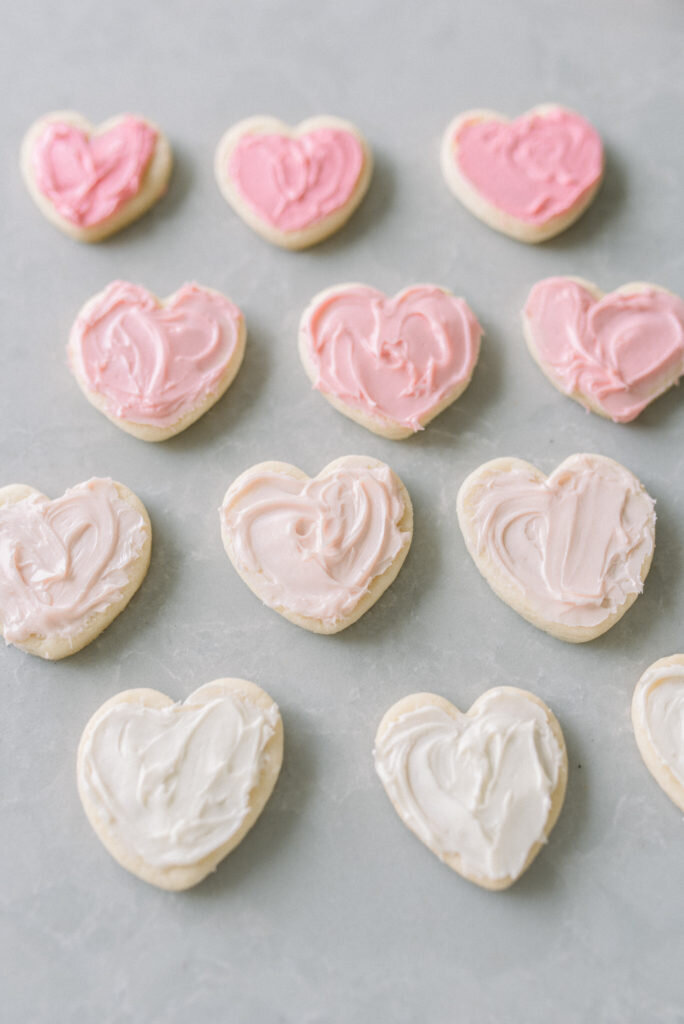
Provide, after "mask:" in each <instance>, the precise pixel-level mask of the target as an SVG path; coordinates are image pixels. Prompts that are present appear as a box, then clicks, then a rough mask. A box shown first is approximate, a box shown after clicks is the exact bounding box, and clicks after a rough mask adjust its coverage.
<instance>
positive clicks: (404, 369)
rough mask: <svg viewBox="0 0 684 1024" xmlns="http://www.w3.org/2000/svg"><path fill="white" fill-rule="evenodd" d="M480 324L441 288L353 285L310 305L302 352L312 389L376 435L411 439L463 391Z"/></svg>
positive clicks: (477, 347) (301, 334)
mask: <svg viewBox="0 0 684 1024" xmlns="http://www.w3.org/2000/svg"><path fill="white" fill-rule="evenodd" d="M481 336H482V328H481V327H480V325H479V323H478V322H477V319H476V317H475V315H474V313H473V312H472V310H471V309H470V307H469V306H468V304H467V302H466V301H465V300H464V299H460V298H456V297H455V296H454V295H452V294H451V293H450V292H448V291H446V290H445V289H444V288H439V287H437V286H436V285H412V286H411V287H409V288H405V289H404V290H403V291H402V292H399V294H398V295H395V296H394V297H393V298H388V297H387V296H385V295H384V294H383V293H382V292H380V291H377V290H376V289H375V288H369V287H367V286H366V285H360V284H348V285H340V286H338V287H335V288H329V289H327V290H326V291H324V292H321V293H320V294H319V295H317V296H316V297H315V298H314V299H312V301H311V303H310V304H309V306H308V307H307V309H306V311H305V312H304V315H303V316H302V320H301V325H300V331H299V351H300V355H301V358H302V362H303V364H304V368H305V370H306V372H307V374H308V376H309V378H310V379H311V381H312V383H313V385H314V387H315V388H317V389H318V390H319V391H321V392H322V394H323V395H324V396H325V397H326V398H327V399H328V401H329V402H330V403H331V404H332V405H334V406H335V408H336V409H338V410H339V411H340V412H342V413H343V414H344V415H345V416H349V417H350V418H351V419H353V420H356V422H358V423H361V424H362V426H364V427H367V428H368V429H369V430H372V431H373V432H374V433H376V434H380V435H382V436H383V437H388V438H392V439H399V438H404V437H409V436H410V435H411V434H413V433H415V432H416V431H418V430H421V429H422V428H423V427H424V426H425V424H426V423H428V422H429V421H430V420H432V419H433V418H434V417H435V416H437V415H438V414H439V413H440V412H441V411H442V410H443V409H445V408H446V407H447V406H448V405H450V404H451V403H452V402H454V401H455V400H456V399H457V398H458V397H459V395H461V394H462V392H463V391H464V390H465V389H466V387H467V386H468V384H469V383H470V379H471V377H472V374H473V370H474V368H475V364H476V363H477V359H478V355H479V351H480V338H481Z"/></svg>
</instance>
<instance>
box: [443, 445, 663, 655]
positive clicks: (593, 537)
mask: <svg viewBox="0 0 684 1024" xmlns="http://www.w3.org/2000/svg"><path fill="white" fill-rule="evenodd" d="M654 504H655V503H654V501H653V499H652V498H651V497H650V496H649V495H648V494H647V493H646V491H645V489H644V487H643V486H642V484H641V483H640V482H639V481H638V480H637V478H636V477H635V476H634V475H633V474H632V473H630V472H629V470H627V469H625V467H624V466H621V465H620V463H618V462H614V461H613V460H612V459H608V458H606V457H605V456H603V455H588V454H582V455H571V456H570V458H568V459H565V461H564V462H562V463H561V464H560V465H559V466H558V467H557V469H555V470H554V472H553V473H552V474H551V475H550V476H549V477H546V476H544V474H543V473H541V472H540V471H539V470H538V469H537V468H536V467H535V466H533V465H531V464H530V463H529V462H524V461H523V460H522V459H511V458H503V459H494V460H492V461H491V462H486V463H485V464H484V465H482V466H480V467H479V469H476V470H475V472H473V473H471V474H470V476H469V477H467V478H466V480H465V481H464V482H463V484H462V485H461V488H460V490H459V494H458V521H459V525H460V527H461V532H462V533H463V538H464V540H465V543H466V547H467V548H468V551H469V553H470V555H471V556H472V558H473V561H474V562H475V564H476V566H477V568H478V569H479V570H480V572H481V573H482V575H483V576H484V578H485V579H486V580H487V582H488V583H489V585H490V587H491V588H492V590H493V591H494V592H495V594H497V595H498V596H499V597H500V598H501V599H502V600H503V601H505V602H506V604H508V605H510V606H511V608H513V609H514V610H515V611H517V612H518V613H519V614H520V615H522V616H523V618H525V619H527V621H528V622H531V623H532V624H533V625H534V626H537V627H538V628H539V629H543V630H545V631H546V632H547V633H550V634H551V635H552V636H555V637H557V638H558V639H560V640H566V641H568V642H570V643H584V642H585V641H588V640H593V639H595V638H596V637H597V636H600V635H601V634H602V633H605V632H606V630H608V629H610V627H611V626H613V625H615V623H616V622H617V621H618V620H619V619H621V618H622V616H623V615H624V614H625V612H626V611H627V609H628V608H630V607H631V605H632V604H633V603H634V601H635V600H636V598H637V597H638V595H639V594H640V593H641V591H642V590H643V583H644V580H645V579H646V576H647V574H648V570H649V569H650V566H651V560H652V558H653V551H654V548H655V511H654Z"/></svg>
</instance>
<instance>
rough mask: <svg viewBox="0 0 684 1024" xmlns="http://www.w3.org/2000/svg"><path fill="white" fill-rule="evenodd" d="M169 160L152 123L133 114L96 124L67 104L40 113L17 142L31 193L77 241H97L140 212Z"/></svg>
mask: <svg viewBox="0 0 684 1024" xmlns="http://www.w3.org/2000/svg"><path fill="white" fill-rule="evenodd" d="M171 164H172V157H171V147H170V146H169V143H168V142H167V140H166V138H165V137H164V135H162V133H161V131H160V130H159V128H157V126H156V125H154V124H152V123H151V122H150V121H147V120H145V119H144V118H142V117H137V116H134V115H132V114H122V115H118V116H117V117H113V118H110V120H108V121H105V122H104V123H103V124H101V125H98V126H97V127H95V126H94V125H92V124H91V123H90V121H88V120H87V119H86V118H84V117H82V116H81V114H78V113H76V112H75V111H73V110H61V111H56V112H55V113H53V114H46V115H45V116H44V117H41V118H39V119H38V121H36V122H34V124H32V125H31V127H30V128H29V130H28V132H27V133H26V135H25V136H24V141H23V143H22V148H21V168H22V173H23V175H24V179H25V181H26V185H27V187H28V190H29V192H30V193H31V196H32V198H33V200H34V201H35V203H36V204H37V205H38V207H39V208H40V210H41V211H42V212H43V213H44V214H45V216H46V217H47V219H48V220H49V221H51V222H52V223H53V224H55V225H56V226H57V227H58V228H60V229H61V230H62V231H64V232H66V234H68V235H70V236H71V237H72V238H75V239H77V240H78V241H80V242H99V241H101V240H102V239H103V238H107V237H108V236H109V235H112V234H114V232H116V231H119V230H120V229H121V228H123V227H125V226H126V225H127V224H130V223H131V221H133V220H136V219H137V218H138V217H140V216H141V215H142V214H143V213H145V211H146V210H147V209H149V207H150V206H152V204H153V203H155V202H156V201H157V199H159V197H160V196H161V195H163V193H164V192H165V191H166V186H167V183H168V180H169V175H170V174H171Z"/></svg>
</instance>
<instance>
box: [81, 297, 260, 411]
mask: <svg viewBox="0 0 684 1024" xmlns="http://www.w3.org/2000/svg"><path fill="white" fill-rule="evenodd" d="M241 320H242V314H241V313H240V310H239V309H238V308H237V307H236V306H234V305H233V303H232V302H229V300H228V299H226V298H224V296H223V295H220V294H219V293H218V292H214V291H210V290H209V289H206V288H200V287H199V285H196V284H186V285H183V287H182V288H180V289H179V290H178V291H177V292H176V293H175V294H174V295H172V296H171V297H170V298H169V299H168V300H167V301H166V302H165V303H164V304H161V303H160V302H159V301H158V299H157V298H156V297H155V296H154V295H152V294H150V292H148V291H147V289H145V288H141V287H139V286H138V285H134V284H130V283H128V282H126V281H114V282H112V284H110V285H108V287H107V288H106V289H105V290H104V292H102V293H101V294H100V295H98V296H96V298H95V299H94V300H92V301H91V302H89V303H88V304H87V305H86V307H85V308H84V310H83V311H82V312H81V314H80V315H79V317H78V319H77V320H76V323H75V324H74V326H73V328H72V332H71V337H70V340H69V355H70V360H71V363H72V368H73V369H74V372H75V373H76V375H77V376H78V377H79V378H80V379H81V380H82V381H83V383H84V384H85V386H86V387H87V388H88V390H90V391H92V392H94V393H95V394H97V395H100V396H102V397H103V398H104V399H105V402H106V406H107V410H108V412H109V413H110V414H111V415H113V416H116V417H119V418H122V419H125V420H131V421H133V422H135V423H144V424H150V425H152V426H155V427H162V428H163V427H168V426H171V425H173V424H174V423H176V422H177V421H178V420H179V419H180V418H181V417H182V416H183V415H184V414H185V413H187V412H189V411H190V410H191V409H193V408H195V407H196V406H197V405H199V404H200V403H201V402H202V401H204V399H206V398H208V397H209V395H211V394H212V392H213V391H214V390H215V389H216V388H217V387H218V385H219V382H220V380H221V378H222V376H223V375H224V374H225V372H226V370H227V367H228V364H229V363H230V361H231V359H232V357H233V355H234V354H235V351H236V348H237V344H238V338H239V335H240V325H241Z"/></svg>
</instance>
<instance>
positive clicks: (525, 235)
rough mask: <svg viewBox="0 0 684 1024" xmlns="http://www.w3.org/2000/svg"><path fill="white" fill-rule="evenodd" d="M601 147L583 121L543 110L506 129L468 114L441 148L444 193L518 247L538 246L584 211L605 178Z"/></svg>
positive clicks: (486, 114)
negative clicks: (525, 244)
mask: <svg viewBox="0 0 684 1024" xmlns="http://www.w3.org/2000/svg"><path fill="white" fill-rule="evenodd" d="M603 167H604V156H603V146H602V143H601V139H600V137H599V135H598V132H597V131H596V130H595V128H593V127H592V125H590V124H589V122H588V121H586V120H585V119H584V118H583V117H581V116H580V115H579V114H576V113H575V112H574V111H572V110H568V109H567V108H565V107H561V106H559V105H557V104H542V105H540V106H537V107H534V108H533V109H532V110H530V111H528V112H527V113H526V114H523V115H522V116H521V117H518V118H517V119H516V120H514V121H509V120H508V119H507V118H505V117H504V116H503V115H501V114H499V113H497V112H496V111H493V110H468V111H466V112H465V113H464V114H460V115H459V116H458V117H457V118H455V119H454V120H453V121H452V122H451V124H450V125H449V127H448V128H447V130H446V132H445V133H444V137H443V140H442V172H443V174H444V177H445V179H446V182H447V185H448V186H449V188H450V189H451V191H452V192H453V193H454V195H455V196H456V197H457V198H458V199H460V201H461V202H462V203H463V205H464V206H466V207H467V208H468V209H469V210H470V212H471V213H473V214H474V215H475V216H476V217H478V218H479V219H480V220H482V221H484V222H485V224H488V225H489V226H490V227H492V228H494V229H495V230H497V231H501V232H503V233H504V234H506V235H510V236H511V237H512V238H516V239H518V241H521V242H530V243H535V242H543V241H545V240H546V239H548V238H552V237H553V236H554V235H557V234H559V232H561V231H564V230H565V229H566V228H568V227H569V226H570V225H571V224H573V223H574V222H575V221H576V220H577V218H578V217H579V216H580V215H581V214H582V213H583V212H584V211H585V210H586V208H587V207H588V206H589V204H590V203H591V201H592V200H593V198H594V196H595V195H596V192H597V191H598V188H599V185H600V183H601V179H602V177H603Z"/></svg>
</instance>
